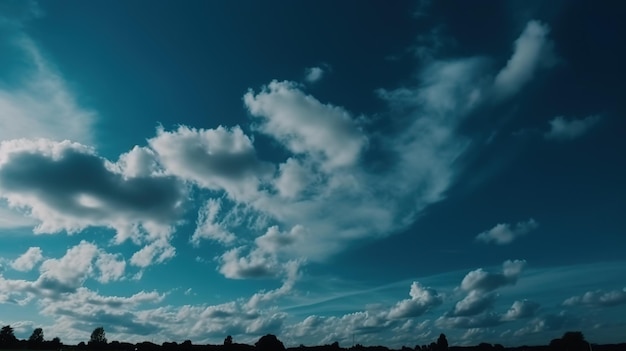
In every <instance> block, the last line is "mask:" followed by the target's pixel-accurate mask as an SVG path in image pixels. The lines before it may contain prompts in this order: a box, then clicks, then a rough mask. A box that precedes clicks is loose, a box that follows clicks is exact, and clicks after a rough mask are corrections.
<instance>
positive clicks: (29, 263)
mask: <svg viewBox="0 0 626 351" xmlns="http://www.w3.org/2000/svg"><path fill="white" fill-rule="evenodd" d="M42 260H43V254H42V251H41V248H39V247H30V248H28V250H26V252H24V253H23V254H22V255H21V256H20V257H18V258H16V259H15V260H14V261H13V262H11V267H12V268H13V269H15V270H18V271H22V272H26V271H30V270H31V269H33V268H34V267H35V265H37V264H38V263H39V262H41V261H42Z"/></svg>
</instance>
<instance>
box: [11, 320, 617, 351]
mask: <svg viewBox="0 0 626 351" xmlns="http://www.w3.org/2000/svg"><path fill="white" fill-rule="evenodd" d="M0 349H5V350H9V349H10V350H55V351H83V350H84V351H94V350H95V351H342V350H350V351H391V349H389V348H387V347H385V346H363V345H360V344H357V345H353V346H351V347H349V348H342V347H340V346H339V343H338V342H334V343H332V344H328V345H319V346H304V345H300V346H298V347H291V348H285V346H284V344H283V343H282V342H281V341H280V340H278V338H277V337H276V336H275V335H272V334H267V335H265V336H262V337H261V338H260V339H259V340H258V341H257V342H256V343H255V344H254V345H249V344H239V343H235V342H234V341H233V338H232V337H231V336H230V335H229V336H227V337H226V338H225V339H224V343H223V344H220V345H210V344H209V345H194V344H193V343H192V342H191V341H190V340H186V341H184V342H182V343H177V342H164V343H162V344H160V345H159V344H155V343H152V342H149V341H144V342H140V343H136V344H133V343H128V342H120V341H111V342H108V340H107V338H106V334H105V332H104V328H103V327H98V328H96V329H94V331H93V332H92V333H91V337H90V339H89V341H88V342H84V341H81V342H80V343H78V344H77V345H64V344H63V343H62V342H61V340H60V339H59V338H58V337H55V338H53V339H52V340H45V338H44V334H43V330H42V329H41V328H36V329H35V330H33V333H32V334H31V336H30V337H29V338H28V339H25V340H19V339H17V337H15V334H14V331H13V328H12V327H11V326H10V325H6V326H4V327H2V329H0ZM399 350H400V351H626V343H621V344H609V345H595V344H593V345H592V344H590V343H589V342H587V341H586V340H585V338H584V336H583V334H582V333H581V332H578V331H577V332H566V333H565V334H563V336H562V337H561V338H557V339H553V340H552V341H550V344H549V345H545V346H519V347H504V346H502V345H500V344H495V345H492V344H489V343H484V342H483V343H480V344H478V345H476V346H448V340H447V339H446V336H445V335H444V334H441V335H439V338H438V339H437V340H436V341H434V342H432V343H430V344H427V345H415V346H413V347H408V346H403V347H402V348H400V349H399Z"/></svg>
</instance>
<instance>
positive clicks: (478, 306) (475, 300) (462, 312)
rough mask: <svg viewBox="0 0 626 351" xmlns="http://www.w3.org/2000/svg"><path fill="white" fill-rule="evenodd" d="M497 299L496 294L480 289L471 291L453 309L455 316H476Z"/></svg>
mask: <svg viewBox="0 0 626 351" xmlns="http://www.w3.org/2000/svg"><path fill="white" fill-rule="evenodd" d="M495 300H496V294H494V293H486V292H483V291H480V290H472V291H470V292H469V293H468V294H467V296H465V298H463V299H462V300H460V301H458V302H457V303H456V304H455V305H454V309H453V310H452V315H453V316H474V315H477V314H479V313H481V312H483V311H485V310H487V309H488V308H490V307H491V306H493V303H494V302H495Z"/></svg>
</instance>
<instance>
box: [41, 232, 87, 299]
mask: <svg viewBox="0 0 626 351" xmlns="http://www.w3.org/2000/svg"><path fill="white" fill-rule="evenodd" d="M97 253H98V247H97V246H96V245H94V244H92V243H88V242H86V241H81V242H80V244H78V245H76V246H74V247H72V248H70V249H68V250H67V252H66V253H65V256H63V257H62V258H60V259H54V258H51V259H48V260H45V261H44V262H43V263H42V264H41V268H40V272H41V275H40V276H39V279H38V281H37V283H38V285H39V286H41V287H42V288H45V289H48V290H54V291H60V292H68V291H73V290H76V289H78V288H79V287H80V286H82V284H83V282H84V281H85V279H87V277H88V276H89V275H90V274H91V273H92V271H93V265H92V262H93V259H94V258H95V257H96V255H97Z"/></svg>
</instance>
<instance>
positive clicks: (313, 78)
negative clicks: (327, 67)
mask: <svg viewBox="0 0 626 351" xmlns="http://www.w3.org/2000/svg"><path fill="white" fill-rule="evenodd" d="M324 73H326V72H325V71H324V69H323V68H322V67H309V68H307V69H305V70H304V80H306V81H307V82H308V83H315V82H317V81H319V80H320V79H322V77H324Z"/></svg>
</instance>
